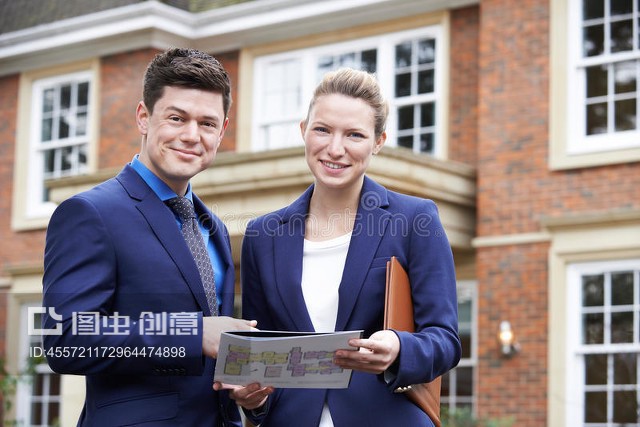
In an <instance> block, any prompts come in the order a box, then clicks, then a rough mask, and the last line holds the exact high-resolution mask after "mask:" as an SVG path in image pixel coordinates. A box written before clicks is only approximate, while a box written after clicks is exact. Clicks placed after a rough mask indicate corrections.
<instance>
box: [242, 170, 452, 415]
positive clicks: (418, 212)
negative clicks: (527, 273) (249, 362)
mask: <svg viewBox="0 0 640 427" xmlns="http://www.w3.org/2000/svg"><path fill="white" fill-rule="evenodd" d="M312 193H313V186H311V187H309V189H307V191H306V192H305V193H303V194H302V196H301V197H300V198H298V199H297V200H296V201H295V202H293V203H292V204H291V205H289V206H287V207H286V208H283V209H281V210H278V211H276V212H272V213H270V214H267V215H265V216H262V217H259V218H257V219H256V220H254V221H253V222H251V223H250V224H249V226H248V228H247V231H246V235H245V237H244V241H243V247H242V261H241V278H242V287H243V296H242V307H243V316H244V318H247V319H256V320H257V321H258V327H259V328H260V329H273V330H289V331H313V325H312V322H311V319H310V317H309V314H308V312H307V309H306V305H305V301H304V297H303V295H302V289H301V286H300V282H301V277H302V251H303V244H304V227H305V218H306V216H307V213H308V211H309V201H310V199H311V195H312ZM394 255H395V256H397V257H398V258H399V261H400V262H401V264H402V265H403V266H404V268H405V269H406V270H407V273H408V275H409V278H410V281H411V286H412V294H413V299H414V317H415V322H416V330H417V331H418V332H416V333H407V332H397V331H396V333H397V335H398V337H399V338H400V354H399V360H398V365H397V368H398V369H397V375H396V376H395V378H394V379H393V380H392V381H391V382H389V383H387V382H386V381H385V380H384V377H383V375H372V374H367V373H362V372H355V371H354V373H353V377H352V379H351V383H350V385H349V388H347V389H338V390H323V389H310V390H309V389H307V390H299V389H277V390H276V392H275V393H274V394H273V395H271V396H270V397H269V399H268V401H267V404H266V407H265V408H266V415H264V416H261V417H253V416H251V415H250V417H251V418H252V421H253V422H255V423H257V422H262V423H261V426H262V427H269V426H288V425H295V426H296V427H317V425H318V422H319V420H320V414H321V412H322V407H323V405H324V403H325V401H326V402H327V403H328V405H329V408H330V411H331V416H332V419H333V422H334V424H335V426H336V427H352V426H374V427H385V426H389V427H397V426H412V427H413V426H431V425H432V423H431V421H430V420H429V418H428V417H427V416H426V415H425V414H424V412H422V411H421V410H420V409H419V408H418V407H417V406H416V405H414V404H413V403H411V402H410V401H409V400H408V399H407V398H406V396H403V395H402V394H398V393H393V390H394V389H396V388H397V387H399V386H407V385H410V384H415V383H420V382H426V381H430V380H432V379H434V378H435V377H437V376H439V375H442V374H444V373H445V372H447V371H448V370H450V369H451V368H453V367H455V366H456V365H457V363H458V361H459V360H460V354H461V347H460V338H459V336H458V313H457V300H456V279H455V269H454V263H453V257H452V252H451V247H450V245H449V242H448V240H447V237H446V235H445V232H444V229H443V227H442V224H441V222H440V219H439V217H438V212H437V208H436V206H435V204H434V203H433V202H432V201H430V200H425V199H420V198H417V197H411V196H407V195H403V194H399V193H395V192H392V191H388V190H386V189H385V188H384V187H382V186H381V185H379V184H377V183H375V182H374V181H372V180H371V179H369V178H367V177H365V180H364V185H363V188H362V192H361V196H360V203H359V207H358V212H357V216H356V220H355V224H354V229H353V233H352V237H351V242H350V244H349V250H348V253H347V259H346V264H345V267H344V272H343V275H342V281H341V283H340V288H339V304H338V315H337V321H336V330H337V331H342V330H358V329H363V330H364V336H365V337H369V336H370V335H371V334H372V333H374V332H376V331H378V330H381V329H382V326H383V316H384V293H385V271H386V269H385V267H386V263H387V261H388V260H389V258H390V257H391V256H394ZM292 420H295V422H294V424H292V422H293V421H292Z"/></svg>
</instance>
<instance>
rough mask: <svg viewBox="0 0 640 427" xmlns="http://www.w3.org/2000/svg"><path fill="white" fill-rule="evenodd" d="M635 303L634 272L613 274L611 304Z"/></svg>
mask: <svg viewBox="0 0 640 427" xmlns="http://www.w3.org/2000/svg"><path fill="white" fill-rule="evenodd" d="M631 304H633V272H632V271H626V272H624V273H612V274H611V305H631Z"/></svg>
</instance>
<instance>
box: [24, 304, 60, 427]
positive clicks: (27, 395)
mask: <svg viewBox="0 0 640 427" xmlns="http://www.w3.org/2000/svg"><path fill="white" fill-rule="evenodd" d="M39 306H41V304H37V303H25V304H22V305H21V306H20V327H19V329H20V336H19V345H20V348H19V351H18V354H19V359H18V367H19V371H20V372H24V371H25V369H26V368H27V360H28V358H29V356H30V351H33V350H30V348H38V347H40V348H41V345H42V340H41V339H38V338H36V339H34V336H33V335H29V333H28V324H27V323H28V318H29V312H28V310H29V307H39ZM34 354H35V353H34ZM35 375H42V376H43V390H44V391H46V390H49V385H50V377H51V375H58V374H56V373H54V372H53V371H52V370H51V368H50V367H49V365H48V364H47V363H46V362H45V363H41V364H39V365H36V366H35ZM34 379H35V378H34V377H26V376H25V377H23V378H21V380H20V381H19V382H18V385H17V388H16V420H17V421H18V425H21V426H23V425H24V426H31V427H47V426H49V425H48V424H33V423H32V420H31V414H32V405H33V404H34V403H41V404H42V408H41V411H42V414H43V415H44V416H45V417H46V416H47V415H48V412H47V411H48V406H47V404H49V403H57V404H58V405H59V409H58V413H59V414H60V415H59V419H58V421H60V420H61V417H62V412H61V410H60V409H61V407H60V405H61V401H62V399H61V395H60V394H58V395H50V394H45V393H44V391H43V395H42V398H41V399H37V401H36V400H34V398H33V394H32V391H33V381H34ZM60 393H61V390H60ZM43 419H45V420H46V418H44V417H43Z"/></svg>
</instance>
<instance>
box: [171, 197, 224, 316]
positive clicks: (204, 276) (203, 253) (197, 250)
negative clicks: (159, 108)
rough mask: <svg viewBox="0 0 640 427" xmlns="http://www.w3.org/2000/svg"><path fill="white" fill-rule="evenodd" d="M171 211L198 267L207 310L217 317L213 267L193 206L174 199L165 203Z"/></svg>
mask: <svg viewBox="0 0 640 427" xmlns="http://www.w3.org/2000/svg"><path fill="white" fill-rule="evenodd" d="M166 203H167V205H168V206H169V207H170V208H171V210H172V211H173V212H174V213H175V214H176V215H178V218H180V221H181V222H182V236H183V237H184V240H185V241H186V242H187V246H188V247H189V250H190V251H191V255H193V259H194V260H195V262H196V265H197V266H198V272H199V273H200V279H201V280H202V285H203V286H204V293H205V295H206V296H207V302H208V303H209V309H210V310H211V313H212V314H213V315H214V316H217V315H218V299H217V297H216V285H215V282H214V276H213V266H212V265H211V259H210V258H209V253H208V252H207V248H206V247H205V245H204V240H203V239H202V234H201V233H200V228H199V227H198V221H196V211H195V209H194V208H193V204H192V203H191V201H190V200H189V199H187V198H186V197H174V198H173V199H169V200H167V201H166Z"/></svg>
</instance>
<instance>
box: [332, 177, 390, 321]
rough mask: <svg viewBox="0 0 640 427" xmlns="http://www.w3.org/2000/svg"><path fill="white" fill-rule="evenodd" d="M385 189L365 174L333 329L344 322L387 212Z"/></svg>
mask: <svg viewBox="0 0 640 427" xmlns="http://www.w3.org/2000/svg"><path fill="white" fill-rule="evenodd" d="M388 205H389V203H388V199H387V190H385V188H384V187H382V186H381V185H379V184H376V183H375V182H374V181H372V180H370V179H369V178H367V177H366V176H365V181H364V185H363V187H362V192H361V196H360V204H359V206H358V213H357V216H356V221H355V224H354V227H353V234H352V236H351V242H350V243H349V251H348V252H347V260H346V262H345V266H344V272H343V273H342V281H341V282H340V289H339V303H338V317H337V319H336V331H342V330H344V328H345V327H346V325H347V322H348V321H349V318H350V317H351V313H352V311H353V308H354V306H355V304H356V301H357V299H358V295H359V294H360V290H361V289H362V286H363V285H364V280H365V278H366V276H367V273H368V272H369V266H370V265H371V262H372V261H373V258H374V256H375V254H376V251H377V250H378V246H379V245H380V241H381V240H382V237H383V236H384V234H385V231H386V228H387V226H388V224H389V220H390V217H391V215H390V214H389V213H388V212H387V211H386V210H385V209H384V208H386V207H387V206H388Z"/></svg>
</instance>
